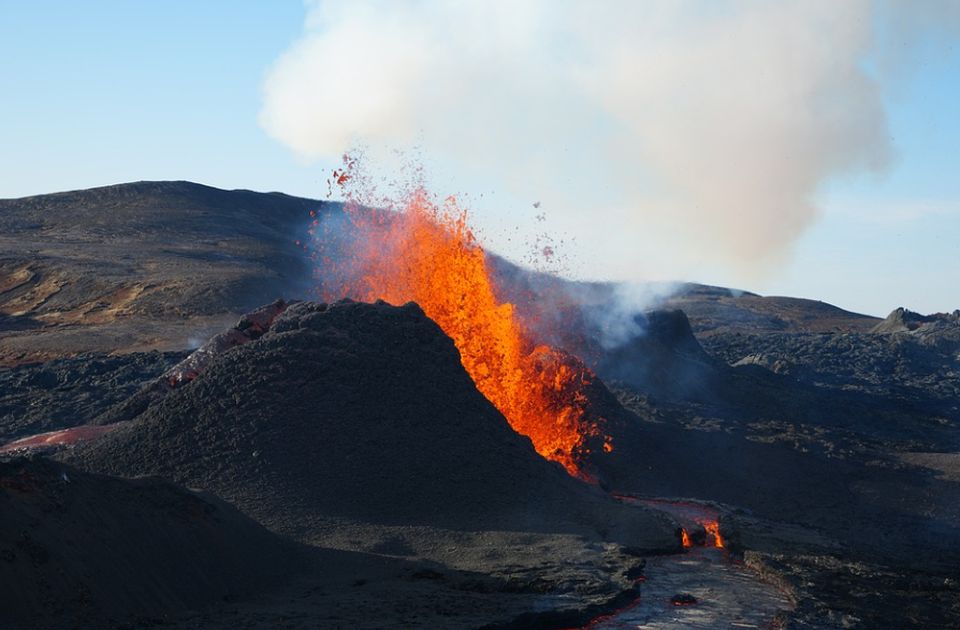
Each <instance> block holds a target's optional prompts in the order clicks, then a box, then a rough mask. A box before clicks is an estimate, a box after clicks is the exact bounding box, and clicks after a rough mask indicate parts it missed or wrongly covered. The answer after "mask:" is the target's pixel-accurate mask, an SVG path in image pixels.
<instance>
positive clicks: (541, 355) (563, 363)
mask: <svg viewBox="0 0 960 630" xmlns="http://www.w3.org/2000/svg"><path fill="white" fill-rule="evenodd" d="M333 181H334V182H335V183H337V184H340V185H342V184H343V183H344V181H346V178H345V177H344V175H343V173H342V172H340V171H337V172H335V173H334V180H333ZM349 199H350V197H349V196H348V201H347V203H346V204H345V206H344V213H343V214H342V215H338V216H327V217H325V218H324V220H322V221H321V220H318V219H315V220H314V223H313V226H312V227H311V235H312V237H313V241H312V244H311V247H312V256H313V258H314V260H315V261H316V265H317V270H316V277H317V281H318V293H319V297H320V298H321V299H324V300H326V301H334V300H337V299H340V298H343V297H349V298H352V299H356V300H362V301H375V300H378V299H381V300H384V301H386V302H389V303H391V304H403V303H405V302H409V301H413V302H416V303H417V304H419V305H420V307H421V308H422V309H423V311H424V312H425V313H426V315H427V316H428V317H430V318H431V319H432V320H434V321H435V322H436V323H437V324H438V325H439V326H440V328H441V329H443V331H444V332H445V333H446V334H447V335H448V336H449V337H450V338H451V339H453V342H454V344H455V345H456V347H457V349H458V350H459V351H460V359H461V362H462V364H463V367H464V368H465V369H466V371H467V373H468V374H469V375H470V377H471V378H472V379H473V381H474V383H475V384H476V386H477V389H478V390H479V391H480V392H481V393H482V394H483V395H484V396H486V398H487V399H488V400H489V401H490V402H491V403H493V404H494V406H496V407H497V409H499V410H500V412H501V413H502V414H503V415H504V416H505V417H506V419H507V421H508V422H509V423H510V425H511V426H512V427H513V429H514V430H515V431H517V432H518V433H521V434H523V435H526V436H527V437H529V438H530V440H531V441H532V442H533V446H534V448H535V449H536V450H537V452H538V453H539V454H540V455H542V456H543V457H545V458H547V459H550V460H554V461H557V462H559V463H560V464H562V465H563V466H564V468H566V470H567V471H568V472H569V473H570V474H572V475H575V476H578V477H580V478H584V479H589V475H588V474H587V473H586V472H585V471H584V469H583V461H584V456H585V455H586V454H587V453H588V452H589V449H590V448H591V447H590V446H589V445H588V440H589V442H590V444H593V445H597V444H599V445H601V447H602V448H603V450H604V451H607V452H609V451H610V450H612V449H613V446H612V444H611V443H610V440H609V438H608V437H606V436H604V435H603V433H602V431H601V428H600V427H601V424H602V423H603V419H602V418H598V417H595V416H593V415H591V413H590V412H589V411H588V401H587V398H586V396H585V394H584V390H585V388H586V387H587V386H588V385H589V384H590V382H591V380H592V379H593V378H594V376H593V374H592V373H591V372H590V370H589V369H587V368H586V367H585V366H584V365H583V364H582V363H581V362H580V361H579V360H577V359H575V358H574V357H571V356H570V355H568V354H566V353H564V352H563V351H561V350H558V349H555V348H551V347H549V346H546V345H543V344H538V343H536V340H534V339H533V338H532V337H531V335H530V334H529V332H528V331H527V330H525V328H524V326H523V325H522V323H521V322H520V320H519V318H518V317H517V316H516V313H515V309H514V306H513V305H512V304H510V303H507V302H503V301H500V300H499V299H498V298H497V290H496V288H497V287H496V281H495V278H494V276H493V274H492V273H491V269H490V268H489V265H488V261H487V258H486V255H485V252H484V250H483V248H482V247H481V246H480V244H479V243H478V242H477V239H476V237H475V236H474V233H473V231H472V230H471V228H470V226H469V224H468V220H467V211H466V210H464V209H463V208H461V207H460V206H459V205H458V204H457V201H456V200H455V199H454V198H452V197H450V198H447V199H446V200H444V201H443V202H442V203H439V204H438V203H435V202H434V201H432V200H431V198H430V196H429V195H428V194H427V193H426V191H425V190H424V189H423V188H422V187H421V188H419V189H417V190H416V191H414V192H413V193H411V194H410V195H409V196H408V197H407V198H406V199H405V200H404V202H403V203H402V204H400V205H399V207H397V208H396V209H395V210H376V209H371V208H369V207H365V206H363V205H361V204H359V203H355V202H353V201H350V200H349ZM331 214H332V213H331ZM328 219H329V220H328Z"/></svg>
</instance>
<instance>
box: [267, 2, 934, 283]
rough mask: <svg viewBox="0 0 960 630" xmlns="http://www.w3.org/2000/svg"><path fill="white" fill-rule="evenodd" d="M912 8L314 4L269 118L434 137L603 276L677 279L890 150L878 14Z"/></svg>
mask: <svg viewBox="0 0 960 630" xmlns="http://www.w3.org/2000/svg"><path fill="white" fill-rule="evenodd" d="M917 4H923V3H922V2H920V3H917ZM903 6H904V7H909V6H916V5H914V3H903ZM927 6H928V7H929V6H933V7H934V8H936V6H937V3H936V2H931V3H929V5H927ZM897 12H898V9H897V7H895V6H893V7H892V8H891V5H884V4H880V3H877V2H869V1H868V0H844V1H843V2H836V1H833V0H826V1H823V0H804V1H802V2H767V1H749V0H743V1H716V2H715V1H712V0H703V1H675V0H645V1H644V2H636V1H633V0H607V1H605V2H593V1H586V0H584V1H576V0H525V1H522V2H516V1H512V0H484V1H483V2H479V1H477V2H468V1H454V0H450V1H439V0H438V1H426V0H424V1H414V0H408V1H404V0H385V1H377V0H370V1H362V0H351V1H330V2H320V3H308V5H307V21H306V26H305V32H304V34H303V36H302V38H301V39H300V40H299V41H297V42H295V43H294V44H293V45H292V46H291V48H290V49H289V50H288V51H286V52H285V53H284V54H283V55H282V56H281V57H280V58H279V59H278V60H277V61H276V63H275V64H274V66H273V67H272V69H271V70H270V72H269V73H268V76H267V78H266V80H265V83H264V106H263V109H262V112H261V124H262V126H263V127H264V128H265V129H266V131H267V132H268V133H269V134H270V135H272V136H273V137H275V138H276V139H278V140H280V141H281V142H283V143H285V144H286V145H288V146H289V147H291V148H292V149H293V150H295V151H296V152H297V153H299V154H301V155H302V156H304V157H305V158H308V159H324V160H335V159H337V158H338V156H339V155H340V154H342V153H343V152H344V151H347V150H348V149H349V148H350V147H352V146H354V145H355V144H356V143H358V142H360V143H364V144H365V145H366V146H368V147H371V146H372V147H374V148H377V147H385V148H389V149H393V148H403V147H408V146H411V145H417V146H418V147H419V150H420V151H421V152H423V153H424V154H426V155H428V156H430V157H432V158H433V159H435V160H437V161H439V162H442V163H444V164H446V165H448V167H449V168H451V169H452V170H453V171H455V172H457V173H464V174H466V175H464V180H468V179H469V180H470V181H477V180H482V181H483V182H484V185H485V186H487V188H486V189H487V190H488V191H489V190H491V189H494V190H495V189H498V188H501V189H503V190H506V191H508V192H509V193H510V195H512V196H513V197H514V198H515V199H525V200H529V201H530V202H533V201H539V202H542V203H543V207H544V208H546V209H548V210H549V211H550V212H551V220H552V221H553V222H554V225H558V226H559V227H560V228H562V229H565V230H568V231H570V232H574V233H575V234H577V235H578V236H579V239H580V245H581V246H582V247H583V248H584V252H585V254H586V255H587V256H591V257H594V256H595V257H596V258H595V259H593V260H591V261H590V267H591V269H592V270H593V272H592V273H593V275H594V276H596V275H602V276H605V277H608V278H616V279H630V280H638V279H642V277H638V275H639V276H643V272H644V269H643V264H642V261H643V259H645V258H651V259H657V260H659V261H662V262H663V263H664V264H666V265H669V266H670V268H671V274H673V275H674V277H676V275H675V274H677V273H678V272H679V273H681V274H682V273H684V272H685V271H691V270H695V269H697V268H698V265H703V264H705V262H707V261H710V262H711V264H712V262H713V261H716V262H720V263H725V264H727V265H730V266H732V267H733V268H738V267H739V268H742V269H747V268H750V269H757V268H761V269H762V268H766V267H768V266H769V265H770V264H771V263H776V262H779V261H780V260H781V259H782V258H783V257H784V256H785V255H787V254H788V253H789V249H790V245H791V243H792V242H793V240H794V239H796V238H797V236H798V235H799V234H800V233H801V232H802V231H803V230H804V228H805V227H807V226H808V225H809V224H810V223H811V222H812V221H813V220H814V219H815V217H816V214H817V207H816V194H817V191H818V189H819V188H820V187H821V186H822V185H823V184H824V183H825V182H827V181H828V180H829V179H830V178H832V177H835V176H838V175H842V174H845V173H849V172H856V171H861V170H868V171H869V170H874V171H880V170H882V169H883V168H884V167H885V165H886V164H887V163H888V162H889V160H890V159H891V153H892V148H891V146H890V143H889V140H888V134H887V132H886V120H885V113H884V106H883V100H882V94H881V89H880V86H879V83H878V79H877V73H878V72H879V71H878V70H876V69H874V70H873V71H871V70H870V67H871V59H874V58H876V57H877V55H878V53H877V50H876V42H877V41H878V37H877V36H876V35H877V34H876V31H877V29H878V28H879V27H878V24H879V23H880V22H881V21H882V20H881V18H882V17H883V15H888V17H889V16H892V15H894V14H896V13H897ZM874 65H875V66H876V65H882V64H874ZM444 192H446V191H444Z"/></svg>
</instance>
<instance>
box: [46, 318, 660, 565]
mask: <svg viewBox="0 0 960 630" xmlns="http://www.w3.org/2000/svg"><path fill="white" fill-rule="evenodd" d="M65 456H66V457H67V458H69V459H70V460H71V461H73V462H75V463H76V464H77V465H80V466H84V467H88V468H90V469H93V470H98V471H103V472H110V473H113V474H119V475H141V474H154V475H160V476H163V477H166V478H170V479H173V480H175V481H178V482H180V483H185V484H187V485H190V486H191V487H199V488H203V489H205V490H209V491H211V492H214V493H216V494H218V495H219V496H222V497H224V498H226V499H227V500H229V501H231V502H233V503H235V504H236V505H237V506H238V507H240V508H241V509H242V510H244V511H245V512H247V513H249V514H251V515H253V516H254V517H255V518H257V519H258V520H260V521H261V522H263V523H266V524H268V525H269V526H271V527H273V528H275V529H277V530H279V531H284V532H290V533H293V534H295V535H305V533H306V532H307V531H308V530H310V529H311V527H314V526H316V525H317V524H318V523H320V522H323V521H324V519H330V518H340V519H345V520H356V521H363V522H369V523H381V524H395V525H401V524H402V525H433V526H442V527H449V528H454V529H464V530H477V529H515V530H520V531H551V532H571V533H578V534H583V535H587V536H589V537H591V538H597V537H603V538H608V539H612V540H616V541H618V542H624V543H627V544H630V545H632V546H636V547H640V548H671V547H675V546H676V545H677V544H678V541H677V539H676V536H675V532H674V524H673V523H672V522H670V521H669V520H667V519H665V518H664V517H662V516H661V515H658V514H655V513H651V512H648V511H645V510H642V509H638V508H635V507H633V506H626V505H622V504H620V503H618V502H616V501H614V500H613V499H611V498H609V497H608V496H606V495H605V494H604V493H602V492H601V491H600V490H599V489H597V488H595V487H592V486H589V485H587V484H585V483H583V482H580V481H578V480H575V479H573V478H571V477H570V476H568V475H567V474H566V473H565V472H564V471H563V469H562V468H561V467H560V466H559V465H558V464H554V463H550V462H547V461H546V460H544V459H542V458H541V457H540V456H539V455H537V454H536V452H535V451H534V450H533V447H532V445H531V444H530V442H529V440H528V439H527V438H525V437H523V436H520V435H518V434H516V433H515V432H514V431H513V430H512V429H511V428H510V427H509V425H508V424H507V422H506V420H505V419H504V418H503V416H502V415H501V414H500V413H499V412H498V411H497V410H496V408H494V407H493V405H491V404H490V402H489V401H487V400H486V399H485V398H484V397H483V396H482V395H481V394H480V393H479V392H478V391H477V389H476V387H475V386H474V384H473V382H472V381H471V380H470V377H469V376H468V375H467V374H466V372H465V371H464V370H463V367H462V366H461V365H460V362H459V355H458V353H457V350H456V348H455V346H454V344H453V342H452V341H451V340H450V339H449V338H448V337H447V336H446V335H444V334H443V332H442V331H441V330H440V328H439V327H438V326H437V325H436V324H435V323H434V322H432V321H431V320H430V319H428V318H427V317H426V316H425V315H424V314H423V312H422V311H421V310H420V308H419V307H418V306H417V305H415V304H412V303H411V304H407V305H405V306H403V307H394V306H390V305H387V304H385V303H378V304H375V305H372V304H362V303H353V302H341V303H337V304H334V305H332V306H327V305H323V304H316V303H310V302H305V303H299V304H295V305H293V306H291V307H290V308H288V309H287V310H286V311H285V312H284V313H283V314H282V315H281V316H280V317H278V318H277V319H276V321H274V323H273V325H272V326H271V328H270V330H269V331H267V332H266V333H265V334H264V335H263V336H262V337H260V338H259V339H258V340H256V341H253V342H250V343H247V344H245V345H242V346H239V347H236V348H233V349H231V350H229V351H227V352H226V353H224V354H222V355H220V356H219V357H217V358H216V359H215V360H213V362H212V363H211V364H210V365H209V366H208V367H207V368H206V369H205V371H204V372H202V373H201V374H200V375H199V376H198V377H197V378H196V379H195V380H193V381H192V382H190V383H188V384H186V385H183V386H182V387H180V388H178V389H176V390H174V391H173V392H172V393H171V394H169V395H168V396H167V397H165V398H164V399H163V400H162V401H160V402H158V403H156V404H155V405H153V406H151V407H150V408H148V409H147V410H146V411H145V412H144V413H143V414H141V415H140V416H139V417H138V418H136V419H135V420H134V421H133V422H132V423H131V424H130V425H128V426H124V427H121V428H118V429H117V430H116V431H113V432H112V433H110V434H108V435H106V436H104V437H103V438H101V439H99V440H97V441H95V442H91V443H89V444H87V445H84V446H81V447H78V448H77V449H74V450H73V451H68V452H67V453H66V454H65Z"/></svg>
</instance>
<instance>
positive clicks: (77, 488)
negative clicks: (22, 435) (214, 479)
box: [0, 458, 301, 628]
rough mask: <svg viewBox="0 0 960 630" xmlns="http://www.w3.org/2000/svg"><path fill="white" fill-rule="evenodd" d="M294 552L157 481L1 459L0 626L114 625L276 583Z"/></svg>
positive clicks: (211, 501) (235, 516)
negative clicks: (115, 476) (108, 475)
mask: <svg viewBox="0 0 960 630" xmlns="http://www.w3.org/2000/svg"><path fill="white" fill-rule="evenodd" d="M297 558H298V555H297V552H296V550H295V549H294V547H293V545H291V544H288V543H286V542H284V541H282V540H281V539H279V538H278V537H276V536H275V535H273V534H271V533H270V532H268V531H267V530H265V529H264V528H263V527H262V526H260V525H258V524H256V523H254V522H253V521H252V520H250V519H249V518H247V517H245V516H243V515H242V514H240V513H239V512H238V511H237V510H236V509H235V508H233V507H231V506H229V505H227V504H226V503H224V502H223V501H220V500H218V499H216V498H213V497H210V496H205V495H200V494H197V493H195V492H190V491H188V490H186V489H183V488H179V487H177V486H174V485H173V484H170V483H168V482H164V481H160V480H158V479H138V480H125V479H116V478H111V477H105V476H101V475H92V474H88V473H84V472H81V471H79V470H77V469H75V468H73V467H71V466H67V465H64V464H61V463H56V462H51V461H49V460H45V459H39V458H35V459H18V460H15V461H12V462H6V463H4V462H0V584H2V585H3V586H2V588H0V627H3V628H48V627H49V628H74V627H86V628H95V627H115V626H117V624H119V623H123V622H127V621H129V620H130V619H131V618H132V617H134V616H135V617H137V618H141V619H142V618H147V617H155V618H161V617H163V616H165V615H169V614H171V613H178V612H180V611H183V610H189V609H192V608H196V607H201V606H205V605H209V604H212V603H217V602H221V601H223V600H224V599H227V598H242V597H247V596H250V595H252V594H254V593H256V592H258V591H262V590H263V589H265V588H270V587H272V586H276V585H278V584H282V583H283V582H284V580H285V579H286V576H289V575H292V574H294V573H295V572H296V570H297V568H298V567H300V566H301V563H300V560H298V559H297Z"/></svg>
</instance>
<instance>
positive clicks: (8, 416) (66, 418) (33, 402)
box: [0, 352, 184, 445]
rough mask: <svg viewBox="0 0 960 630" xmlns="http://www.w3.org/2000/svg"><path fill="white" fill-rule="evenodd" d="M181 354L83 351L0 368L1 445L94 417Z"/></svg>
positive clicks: (84, 421)
mask: <svg viewBox="0 0 960 630" xmlns="http://www.w3.org/2000/svg"><path fill="white" fill-rule="evenodd" d="M183 358H184V355H183V354H182V353H160V352H137V353H132V354H127V355H121V356H107V355H102V354H98V355H92V354H85V355H81V356H77V357H72V358H69V359H57V360H54V361H48V362H46V363H35V364H32V365H21V366H17V367H14V368H2V367H0V445H2V444H4V443H6V442H10V441H13V440H15V439H18V438H22V437H26V436H29V435H34V434H37V433H43V432H49V431H56V430H59V429H66V428H70V427H75V426H78V425H82V424H89V423H92V422H93V420H94V419H95V418H96V417H97V416H99V415H100V414H102V413H103V412H104V411H105V410H107V409H108V408H110V407H111V406H113V405H116V404H118V403H120V402H123V401H125V400H126V399H128V398H129V397H130V396H132V395H134V394H136V393H137V391H138V390H139V389H140V388H141V387H142V386H143V385H144V384H145V383H148V382H151V381H152V380H154V379H156V378H158V377H159V376H160V375H161V374H162V373H163V372H165V371H166V370H168V369H169V368H170V367H171V366H173V365H174V364H175V363H177V362H178V361H179V360H181V359H183Z"/></svg>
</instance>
